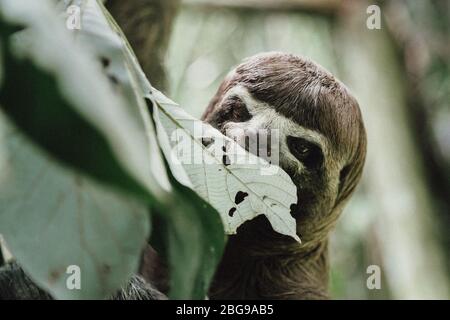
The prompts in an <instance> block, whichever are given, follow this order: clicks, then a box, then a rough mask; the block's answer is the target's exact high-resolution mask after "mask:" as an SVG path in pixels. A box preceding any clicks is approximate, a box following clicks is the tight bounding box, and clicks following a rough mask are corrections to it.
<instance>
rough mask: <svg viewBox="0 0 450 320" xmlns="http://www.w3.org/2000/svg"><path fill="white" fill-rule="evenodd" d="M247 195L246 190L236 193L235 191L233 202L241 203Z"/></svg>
mask: <svg viewBox="0 0 450 320" xmlns="http://www.w3.org/2000/svg"><path fill="white" fill-rule="evenodd" d="M247 196H248V193H247V192H242V191H239V192H238V193H236V197H234V203H236V204H239V203H241V202H242V201H244V199H245V197H247Z"/></svg>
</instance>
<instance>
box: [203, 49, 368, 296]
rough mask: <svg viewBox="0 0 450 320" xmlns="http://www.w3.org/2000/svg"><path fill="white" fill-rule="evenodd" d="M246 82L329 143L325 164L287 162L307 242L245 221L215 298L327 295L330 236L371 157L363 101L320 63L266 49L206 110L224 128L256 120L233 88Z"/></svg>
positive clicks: (253, 92) (221, 273)
mask: <svg viewBox="0 0 450 320" xmlns="http://www.w3.org/2000/svg"><path fill="white" fill-rule="evenodd" d="M238 86H239V87H243V88H245V89H246V90H247V92H248V93H249V94H250V95H251V96H252V98H253V99H255V100H256V101H258V102H259V103H263V104H264V105H266V106H268V107H270V108H273V110H275V111H276V113H277V114H279V115H280V116H283V117H286V118H288V119H290V120H292V121H293V122H295V123H296V124H297V125H298V126H299V128H304V129H308V130H310V131H314V132H317V133H318V134H320V135H321V136H323V137H325V139H326V140H327V141H326V142H327V143H326V145H327V146H329V148H328V150H324V149H322V150H320V152H321V153H322V154H321V157H318V159H319V158H320V159H323V162H322V161H320V163H318V162H319V161H316V162H317V163H312V164H307V165H305V163H301V161H300V160H299V161H298V163H297V164H290V163H287V162H285V163H283V161H281V162H280V163H281V167H282V168H283V169H284V170H285V171H286V172H287V173H288V174H289V175H290V176H291V177H292V179H293V181H294V183H295V184H296V185H297V189H298V192H297V193H298V194H297V195H298V206H295V207H293V208H292V214H293V216H294V217H296V219H297V233H298V234H299V235H300V237H301V238H302V241H303V244H301V245H300V244H298V243H296V242H295V241H294V240H292V239H291V238H289V237H286V236H283V235H280V234H277V233H275V232H274V231H273V229H272V228H271V227H270V225H269V224H268V222H267V220H266V219H265V218H264V217H258V218H256V219H254V220H252V221H250V222H248V223H246V224H244V225H243V226H242V227H241V228H240V229H239V230H238V233H237V234H236V235H233V236H231V237H230V239H229V242H228V245H227V247H226V250H225V255H224V257H223V259H222V262H221V265H220V266H219V269H218V271H217V273H216V276H215V279H214V282H213V285H212V287H211V290H210V297H211V298H212V299H223V298H227V299H233V298H236V299H242V298H249V299H318V298H325V297H327V283H328V254H327V242H328V234H329V232H330V230H331V229H332V228H333V226H334V225H335V223H336V220H337V218H338V217H339V215H340V213H341V211H342V209H343V206H344V204H345V203H346V201H347V200H348V199H349V197H350V196H351V194H352V193H353V191H354V189H355V187H356V185H357V183H358V181H359V179H360V177H361V173H362V168H363V165H364V160H365V155H366V134H365V129H364V125H363V121H362V117H361V113H360V110H359V106H358V103H357V102H356V100H355V99H354V98H353V97H352V96H351V94H350V93H349V92H348V90H347V89H346V88H345V86H344V85H343V84H342V83H341V82H339V81H338V80H336V79H335V78H334V77H333V75H331V74H330V73H329V72H327V71H326V70H324V69H323V68H322V67H320V66H318V65H317V64H315V63H314V62H312V61H309V60H307V59H304V58H301V57H298V56H295V55H291V54H284V53H265V54H260V55H257V56H254V57H251V58H249V59H247V60H246V61H244V62H243V63H242V64H241V65H239V66H238V67H237V68H236V69H235V70H234V71H232V72H231V73H230V74H229V75H228V76H227V78H226V79H225V81H224V82H223V83H222V84H221V86H220V87H219V90H218V92H217V94H216V95H215V97H214V98H213V99H212V101H211V103H210V104H209V106H208V108H207V109H206V111H205V113H204V115H203V119H204V120H205V121H207V122H209V123H210V124H212V125H213V126H215V127H216V128H217V129H219V130H222V132H223V133H225V130H224V129H225V128H226V127H227V125H229V123H230V122H233V123H239V122H246V121H248V119H249V117H248V110H249V109H251V108H250V106H246V105H245V103H242V101H245V100H246V99H245V97H243V96H239V95H234V94H232V95H230V94H228V92H230V91H231V90H233V88H236V87H238ZM272 123H274V122H273V121H272ZM265 125H266V127H268V126H270V125H267V124H265ZM244 126H245V124H244ZM269 128H270V127H269ZM281 138H282V139H288V137H281ZM305 139H306V137H305ZM294 147H295V146H294ZM317 148H319V147H317ZM284 156H286V155H284ZM280 157H281V158H282V157H283V154H281V155H280ZM299 168H302V169H301V170H300V169H299Z"/></svg>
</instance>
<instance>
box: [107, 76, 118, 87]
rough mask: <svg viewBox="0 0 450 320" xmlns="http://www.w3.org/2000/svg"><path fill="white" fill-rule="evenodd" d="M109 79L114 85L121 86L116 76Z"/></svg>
mask: <svg viewBox="0 0 450 320" xmlns="http://www.w3.org/2000/svg"><path fill="white" fill-rule="evenodd" d="M108 78H109V80H110V81H111V82H112V83H113V84H114V85H118V84H119V79H117V77H116V76H112V75H109V76H108Z"/></svg>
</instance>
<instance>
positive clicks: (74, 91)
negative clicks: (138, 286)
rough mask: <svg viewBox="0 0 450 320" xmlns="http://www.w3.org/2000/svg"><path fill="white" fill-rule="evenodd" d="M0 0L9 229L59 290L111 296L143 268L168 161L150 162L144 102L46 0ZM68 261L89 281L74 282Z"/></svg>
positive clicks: (35, 273)
mask: <svg viewBox="0 0 450 320" xmlns="http://www.w3.org/2000/svg"><path fill="white" fill-rule="evenodd" d="M0 6H1V7H0V8H1V11H0V13H1V28H0V30H1V42H2V56H3V68H2V69H3V70H2V76H3V81H2V87H1V93H0V104H1V109H0V129H1V134H0V141H2V142H1V148H0V149H1V152H0V154H1V157H0V233H2V234H3V235H4V236H5V239H6V241H7V243H8V245H9V247H10V249H11V251H12V252H13V254H14V255H15V257H16V258H17V259H18V260H19V262H20V263H21V264H22V265H23V267H24V269H25V270H26V271H28V273H29V274H30V275H31V276H32V277H33V279H35V281H36V282H37V283H38V284H40V285H41V286H43V287H44V288H46V289H48V290H49V291H50V292H51V293H52V294H53V295H54V296H55V297H57V298H103V297H105V296H107V295H109V294H111V293H113V292H114V291H115V290H117V289H118V288H119V287H120V286H121V285H122V284H124V283H125V281H126V280H127V279H128V278H129V276H130V275H131V274H132V273H133V272H135V271H136V270H137V266H138V263H139V258H140V252H141V250H142V248H143V246H144V244H145V240H146V238H147V237H148V235H149V226H150V225H149V217H148V213H147V212H146V211H147V206H148V204H149V203H150V202H152V201H153V199H154V198H155V196H157V197H159V198H164V197H166V191H165V189H168V186H169V185H168V183H166V184H165V185H164V183H160V181H162V182H164V179H163V178H164V172H163V171H161V168H164V167H163V166H160V167H159V168H158V167H157V166H152V160H151V157H150V152H149V150H150V148H149V142H148V140H147V139H146V137H147V136H146V128H145V126H144V123H143V121H142V118H141V117H140V116H139V112H136V111H135V110H132V109H130V107H128V105H127V98H126V97H123V95H122V94H121V93H117V92H114V90H113V89H112V87H111V85H110V83H109V81H108V79H107V77H106V76H105V75H104V74H103V71H102V70H101V67H100V64H97V63H95V62H93V60H92V59H91V57H90V56H89V55H88V54H87V53H86V51H85V50H84V49H83V48H81V47H78V46H75V45H74V44H73V42H72V41H71V37H70V35H69V34H68V33H67V32H66V30H65V29H64V27H63V23H62V21H60V20H59V19H57V18H56V17H57V15H56V13H53V12H52V11H51V9H50V5H49V3H48V2H47V1H40V2H39V3H37V2H29V1H21V0H18V1H16V0H14V1H6V0H2V1H0ZM22 27H27V28H28V29H27V30H26V31H23V32H21V34H20V37H17V36H15V37H17V38H14V37H11V34H12V33H13V32H14V31H15V30H17V29H18V28H22ZM14 39H15V41H13V40H14ZM6 115H7V117H6ZM137 115H138V116H137ZM18 128H20V130H18ZM44 151H45V152H44ZM46 152H48V153H49V154H47V153H46ZM56 159H58V160H56ZM73 168H74V169H77V171H74V170H73ZM155 168H156V172H157V175H158V179H156V178H155V176H156V175H155V174H154V173H153V172H155ZM79 172H81V173H84V174H87V176H89V177H91V178H93V179H91V178H88V177H87V176H85V175H82V174H80V173H79ZM160 178H161V179H160ZM96 181H101V182H104V183H106V184H99V183H98V182H96ZM107 185H109V186H107ZM119 190H121V191H122V193H119V192H118V191H119ZM123 191H125V192H123ZM131 195H134V196H137V197H138V198H139V199H140V200H139V202H137V200H136V197H133V198H131V197H130V196H131ZM143 200H144V201H143ZM70 265H77V266H79V267H80V270H81V290H69V289H68V287H67V286H66V280H67V279H68V276H69V274H66V270H67V268H68V267H69V266H70Z"/></svg>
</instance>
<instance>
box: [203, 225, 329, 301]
mask: <svg viewBox="0 0 450 320" xmlns="http://www.w3.org/2000/svg"><path fill="white" fill-rule="evenodd" d="M241 228H242V230H238V233H237V234H236V235H233V236H231V237H230V238H229V241H228V243H227V246H226V248H225V253H224V255H223V258H222V261H221V263H220V265H219V267H218V270H217V272H216V275H215V277H214V280H213V283H212V286H211V290H210V293H209V297H210V298H211V299H324V298H328V295H327V286H328V252H327V244H328V240H327V239H326V238H325V239H324V240H322V241H317V242H315V243H310V244H309V245H301V244H298V243H297V242H295V240H293V239H291V238H290V237H287V236H283V235H281V234H278V233H276V232H275V231H273V229H272V227H271V226H270V224H269V223H268V222H267V220H266V219H265V218H264V217H262V216H260V217H257V218H255V219H254V220H252V221H250V222H247V223H246V224H244V225H243V226H242V227H241Z"/></svg>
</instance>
